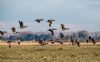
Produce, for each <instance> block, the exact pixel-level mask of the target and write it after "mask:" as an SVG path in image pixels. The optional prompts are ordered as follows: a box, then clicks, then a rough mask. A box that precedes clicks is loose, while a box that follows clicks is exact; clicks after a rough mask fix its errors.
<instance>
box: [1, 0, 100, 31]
mask: <svg viewBox="0 0 100 62" xmlns="http://www.w3.org/2000/svg"><path fill="white" fill-rule="evenodd" d="M36 18H44V19H45V21H46V20H48V19H55V20H56V21H55V22H54V23H53V25H52V27H55V28H58V29H60V28H59V26H60V24H61V23H64V24H65V25H66V27H69V28H70V30H69V31H79V30H87V31H90V32H92V31H100V0H0V30H5V31H9V32H10V31H11V30H10V28H11V27H13V26H15V27H16V29H17V30H18V31H34V32H36V31H46V30H47V29H48V28H49V27H48V24H47V22H41V23H40V24H38V23H36V22H35V21H34V19H36ZM18 20H23V22H24V23H25V25H28V28H25V29H23V30H20V29H19V28H18V27H19V26H18Z"/></svg>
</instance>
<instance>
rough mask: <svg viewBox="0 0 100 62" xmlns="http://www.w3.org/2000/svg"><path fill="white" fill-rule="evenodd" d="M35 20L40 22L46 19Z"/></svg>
mask: <svg viewBox="0 0 100 62" xmlns="http://www.w3.org/2000/svg"><path fill="white" fill-rule="evenodd" d="M34 21H36V22H38V23H40V22H41V21H44V19H36V20H34Z"/></svg>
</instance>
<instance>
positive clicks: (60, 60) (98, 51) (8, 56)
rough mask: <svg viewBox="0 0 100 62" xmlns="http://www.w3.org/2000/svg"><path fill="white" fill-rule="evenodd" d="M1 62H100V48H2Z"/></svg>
mask: <svg viewBox="0 0 100 62" xmlns="http://www.w3.org/2000/svg"><path fill="white" fill-rule="evenodd" d="M0 62H100V46H88V45H86V46H81V47H77V46H71V45H70V46H69V45H66V46H23V45H21V46H12V47H11V48H8V46H0Z"/></svg>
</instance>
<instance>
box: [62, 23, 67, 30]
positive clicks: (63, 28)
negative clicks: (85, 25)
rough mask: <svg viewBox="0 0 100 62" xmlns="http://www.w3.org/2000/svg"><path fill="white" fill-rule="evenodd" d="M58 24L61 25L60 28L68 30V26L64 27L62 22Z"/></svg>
mask: <svg viewBox="0 0 100 62" xmlns="http://www.w3.org/2000/svg"><path fill="white" fill-rule="evenodd" d="M60 25H61V27H60V28H61V29H62V30H68V29H69V28H66V27H65V25H64V24H60Z"/></svg>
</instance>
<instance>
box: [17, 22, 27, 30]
mask: <svg viewBox="0 0 100 62" xmlns="http://www.w3.org/2000/svg"><path fill="white" fill-rule="evenodd" d="M19 25H20V29H23V28H26V27H27V26H24V23H23V22H22V21H19Z"/></svg>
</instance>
